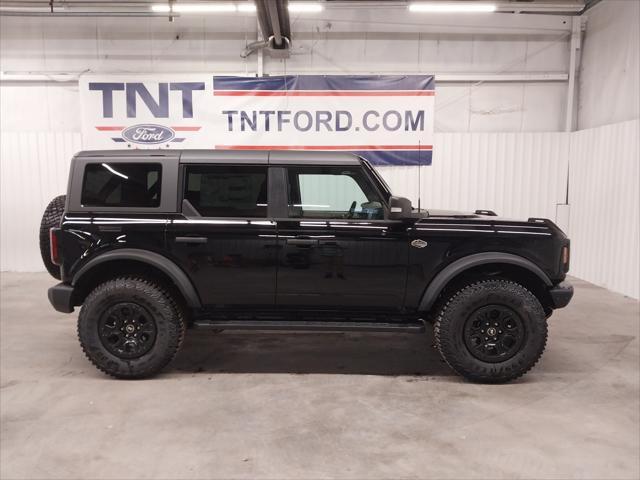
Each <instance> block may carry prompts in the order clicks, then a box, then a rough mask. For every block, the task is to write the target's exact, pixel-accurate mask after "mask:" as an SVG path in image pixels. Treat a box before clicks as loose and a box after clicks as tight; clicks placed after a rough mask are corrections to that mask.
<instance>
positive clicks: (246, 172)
mask: <svg viewBox="0 0 640 480" xmlns="http://www.w3.org/2000/svg"><path fill="white" fill-rule="evenodd" d="M184 198H186V199H187V200H189V202H190V203H191V205H193V206H194V208H195V209H196V210H197V211H198V213H199V214H200V215H202V216H203V217H266V216H267V167H261V166H248V165H247V166H245V165H242V166H235V165H228V166H227V165H215V166H209V165H207V166H204V165H198V166H191V167H187V169H186V176H185V190H184Z"/></svg>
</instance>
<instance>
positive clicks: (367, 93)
mask: <svg viewBox="0 0 640 480" xmlns="http://www.w3.org/2000/svg"><path fill="white" fill-rule="evenodd" d="M213 94H214V95H215V96H220V97H245V96H247V97H432V96H434V95H435V94H436V92H435V90H384V91H380V90H214V91H213Z"/></svg>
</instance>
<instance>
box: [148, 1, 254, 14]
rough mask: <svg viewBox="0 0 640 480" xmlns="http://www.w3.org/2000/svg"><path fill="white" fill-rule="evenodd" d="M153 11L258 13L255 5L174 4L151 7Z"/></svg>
mask: <svg viewBox="0 0 640 480" xmlns="http://www.w3.org/2000/svg"><path fill="white" fill-rule="evenodd" d="M151 10H152V11H153V12H157V13H169V12H174V13H234V12H242V13H250V12H255V11H256V6H255V5H254V4H253V3H248V2H247V3H239V4H237V5H236V4H235V3H174V4H173V5H172V6H169V5H168V4H163V3H160V4H156V5H151Z"/></svg>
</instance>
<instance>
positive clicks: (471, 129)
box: [0, 0, 640, 298]
mask: <svg viewBox="0 0 640 480" xmlns="http://www.w3.org/2000/svg"><path fill="white" fill-rule="evenodd" d="M588 15H589V18H588V23H587V33H586V37H585V42H584V44H583V49H582V52H583V54H582V67H581V72H580V73H581V80H580V85H579V87H580V88H579V125H580V127H581V128H586V127H591V126H596V125H604V124H607V123H613V122H620V121H623V120H627V119H633V118H635V119H637V118H638V116H639V115H638V82H639V79H638V72H637V71H638V68H639V64H640V62H638V55H639V49H638V36H637V31H638V23H639V21H638V2H635V1H629V2H627V1H621V2H613V1H610V0H605V1H604V2H602V3H601V4H599V5H598V6H596V7H595V8H594V9H592V10H591V11H589V12H588ZM568 20H570V19H568V18H567V17H556V16H541V15H519V16H504V15H495V16H489V17H482V19H479V17H477V16H473V15H472V16H468V17H465V18H464V19H461V18H460V17H456V18H455V19H451V18H441V19H439V20H438V21H435V20H432V19H429V20H425V19H422V20H416V19H415V18H414V17H411V18H408V17H403V16H402V15H400V14H398V13H397V12H395V13H389V12H386V11H384V9H371V10H368V11H363V10H359V11H358V12H357V13H356V12H355V11H349V10H343V11H341V12H339V14H329V13H326V14H323V15H322V16H321V17H320V18H318V17H316V18H313V19H311V18H303V17H294V18H293V22H294V32H295V38H296V41H295V43H294V51H293V55H292V56H291V58H290V59H288V60H286V61H283V60H277V59H271V58H268V57H265V61H264V73H266V74H282V73H343V74H348V73H398V72H403V73H434V72H435V73H461V72H463V73H476V74H479V73H512V72H530V73H542V72H565V73H566V71H567V65H568V48H569V47H568V36H567V34H568V26H567V21H568ZM563 22H564V23H563ZM568 23H569V24H570V21H569V22H568ZM398 30H401V31H402V33H398ZM256 34H257V31H256V23H255V18H254V17H233V18H224V19H220V18H216V17H208V18H205V19H193V18H191V19H187V18H182V19H178V20H177V21H176V22H175V23H168V22H167V21H166V19H140V18H135V19H105V18H98V19H96V18H88V19H86V18H85V19H60V18H55V19H52V18H47V19H37V18H30V19H25V18H16V17H2V18H0V63H1V65H0V67H1V70H2V71H3V72H9V73H25V72H29V71H46V72H60V71H64V72H75V73H78V72H81V71H85V70H90V71H98V72H134V73H139V72H155V71H158V72H159V71H164V72H172V71H198V72H202V71H206V72H210V73H212V74H225V73H234V74H237V73H244V74H248V75H250V74H255V73H256V72H257V71H258V64H257V60H256V57H255V56H252V57H250V58H249V59H247V60H243V59H241V58H240V56H239V54H240V52H241V51H242V49H243V48H244V46H245V44H246V43H247V42H250V41H252V40H253V39H254V38H255V37H256ZM565 96H566V83H564V82H559V83H553V82H551V83H530V82H512V83H502V84H495V83H486V84H481V85H470V84H453V83H442V82H440V83H438V87H437V96H436V111H437V118H436V130H437V132H438V133H437V134H436V138H435V149H434V163H433V166H431V167H423V168H422V169H421V178H422V185H421V190H422V192H421V193H422V205H423V206H424V207H430V208H456V209H463V210H473V209H476V208H488V209H493V210H495V211H497V212H498V213H500V214H501V215H505V216H512V217H528V216H541V217H548V218H551V219H555V220H557V221H559V222H560V223H561V226H562V227H563V228H566V229H567V231H568V233H569V234H570V235H571V237H572V246H573V259H572V273H574V274H576V275H578V276H580V277H581V278H584V279H586V280H589V281H592V282H594V283H597V284H599V285H604V286H606V287H608V288H611V289H613V290H615V291H619V292H622V293H625V294H627V295H630V296H632V297H635V298H638V296H639V295H638V257H637V254H638V221H639V219H638V211H637V205H638V202H637V200H638V146H637V145H638V135H639V132H638V128H639V127H638V123H637V121H636V122H635V123H634V122H629V123H623V124H620V125H612V126H602V127H599V128H595V129H590V130H587V131H583V132H577V133H559V131H560V130H562V126H563V125H564V108H565V102H566V98H565ZM79 131H80V124H79V104H78V90H77V85H76V84H74V83H53V82H44V83H11V82H9V83H7V82H3V83H2V84H1V85H0V135H1V139H0V146H1V147H2V148H1V151H0V168H1V172H0V179H1V188H2V198H1V204H0V232H1V236H0V250H1V255H0V269H1V270H41V269H42V266H41V264H40V260H39V252H38V247H37V228H38V223H39V221H40V214H41V211H42V209H43V208H44V206H45V204H46V203H47V201H48V200H49V199H50V198H51V197H53V196H54V195H56V194H59V193H61V192H63V191H64V189H65V185H66V168H67V165H68V162H69V159H70V157H71V155H72V154H73V152H74V151H76V150H78V149H80V148H81V145H80V143H81V140H80V137H79ZM37 132H40V133H37ZM549 132H550V133H549ZM554 132H555V133H554ZM634 146H635V147H634ZM634 149H635V150H634ZM567 169H569V170H570V172H571V173H570V174H569V175H568V174H567ZM383 174H384V176H385V177H387V178H388V179H389V182H390V183H391V184H392V186H393V187H394V189H395V190H397V191H398V192H403V193H406V194H407V195H408V196H409V197H411V198H412V199H413V200H417V179H416V169H415V168H412V167H401V168H398V167H392V168H387V169H383ZM567 182H569V201H570V204H571V205H570V222H569V224H567V223H566V221H565V219H564V216H562V215H559V214H558V208H557V204H561V203H564V201H565V200H566V186H567Z"/></svg>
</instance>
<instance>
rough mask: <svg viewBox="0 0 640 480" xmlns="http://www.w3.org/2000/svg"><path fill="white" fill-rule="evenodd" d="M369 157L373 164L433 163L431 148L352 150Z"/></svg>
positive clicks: (366, 157)
mask: <svg viewBox="0 0 640 480" xmlns="http://www.w3.org/2000/svg"><path fill="white" fill-rule="evenodd" d="M352 153H355V154H356V155H360V156H361V157H362V158H365V159H367V160H368V161H369V162H370V163H371V164H372V165H381V166H385V165H387V166H392V165H405V166H407V165H431V160H432V158H433V152H432V151H431V150H421V151H417V150H409V151H407V150H363V151H359V152H352Z"/></svg>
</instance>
